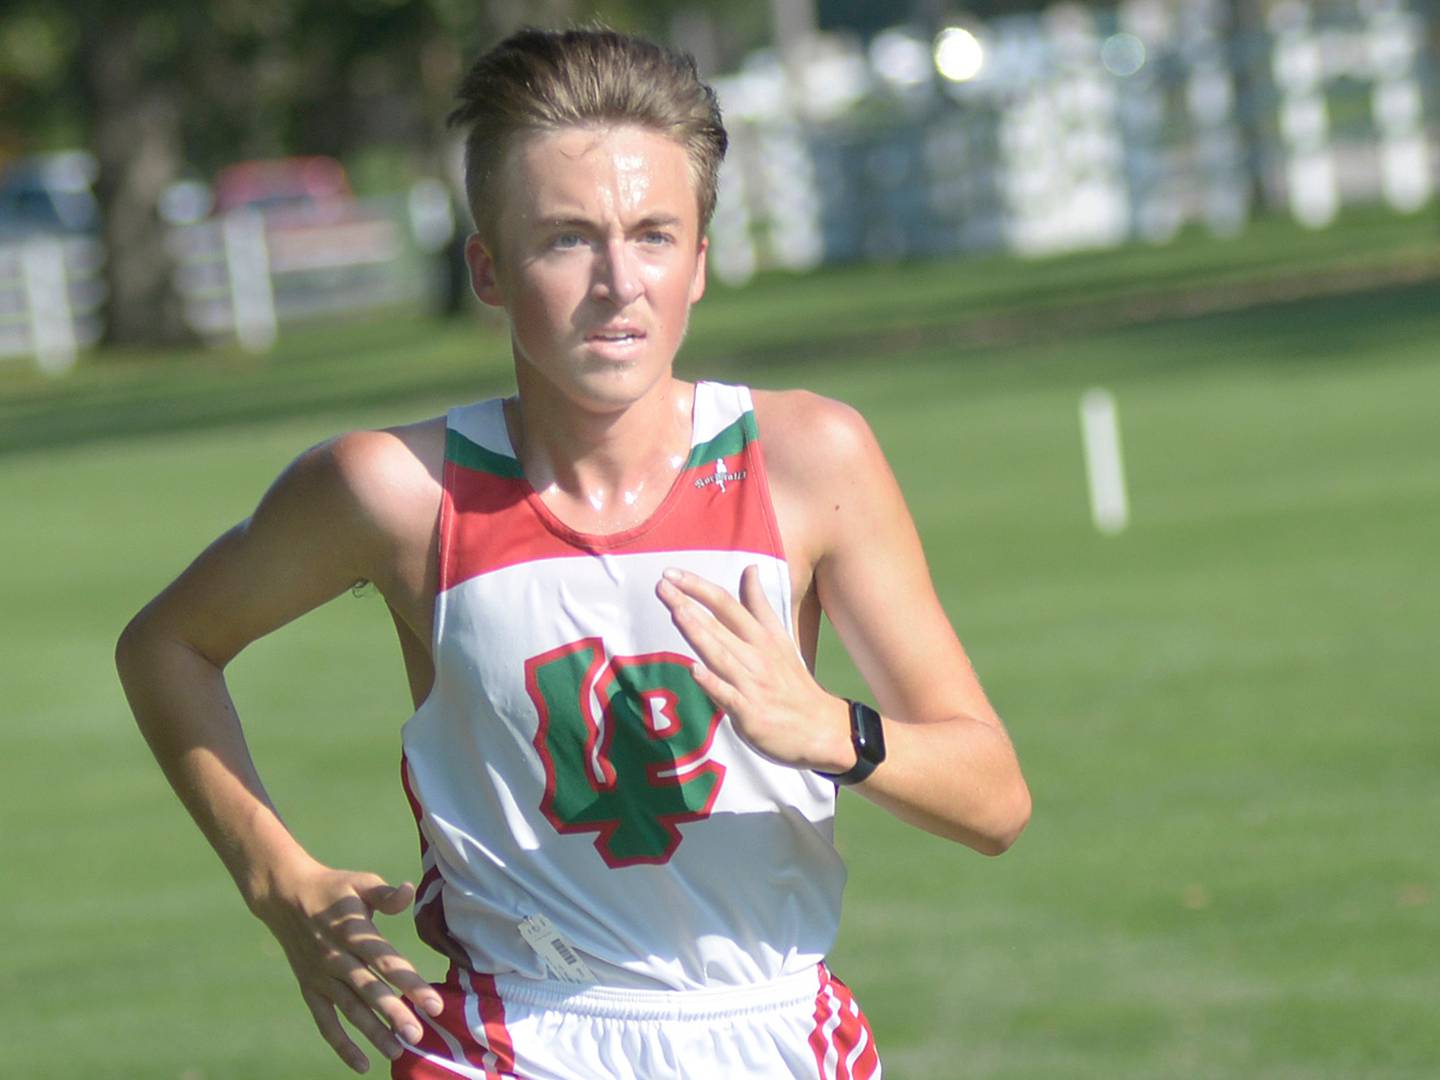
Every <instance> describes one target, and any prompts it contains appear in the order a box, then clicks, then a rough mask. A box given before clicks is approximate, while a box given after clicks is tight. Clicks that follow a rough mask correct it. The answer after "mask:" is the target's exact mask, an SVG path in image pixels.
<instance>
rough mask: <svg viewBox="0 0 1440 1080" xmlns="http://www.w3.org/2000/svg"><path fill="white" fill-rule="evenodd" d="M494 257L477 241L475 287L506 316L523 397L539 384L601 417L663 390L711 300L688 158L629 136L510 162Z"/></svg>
mask: <svg viewBox="0 0 1440 1080" xmlns="http://www.w3.org/2000/svg"><path fill="white" fill-rule="evenodd" d="M499 186H500V188H501V192H502V199H503V202H502V206H503V207H504V210H503V213H502V214H500V215H498V216H497V217H498V224H497V225H496V228H495V232H496V234H497V235H496V236H495V237H494V240H493V250H492V247H491V246H490V245H487V244H486V243H485V242H484V241H482V240H481V239H480V238H479V237H472V238H471V240H470V243H469V246H468V247H467V249H466V254H467V256H468V258H469V261H470V269H471V274H472V277H473V279H474V283H475V291H476V293H477V295H479V297H480V299H481V300H483V301H485V302H486V303H488V304H492V305H495V306H500V307H504V308H505V310H506V311H507V312H508V313H509V315H510V323H511V334H512V337H513V341H514V351H515V361H516V365H517V374H518V376H519V378H520V380H521V388H522V393H523V392H524V390H525V388H526V386H527V385H529V386H535V385H536V383H535V378H536V377H538V379H540V380H542V381H543V382H544V383H548V384H549V386H550V387H552V388H553V389H555V390H557V391H559V392H560V393H561V394H563V395H564V396H565V397H566V398H568V399H570V400H571V401H573V402H575V403H576V404H580V405H583V406H588V407H590V408H594V409H601V410H605V409H610V408H617V407H621V408H623V407H624V406H626V405H629V404H631V403H633V402H635V401H638V400H639V399H640V398H641V397H643V396H644V395H645V393H646V392H647V391H649V390H652V389H654V388H655V387H656V386H658V385H660V384H661V383H663V382H664V380H665V379H667V378H668V376H669V374H670V369H671V364H672V362H673V360H674V358H675V353H676V351H677V350H678V349H679V348H680V341H681V339H682V338H683V337H684V335H685V325H686V321H687V320H688V318H689V313H690V305H691V304H693V303H694V302H695V301H696V300H699V299H700V296H701V294H702V293H703V292H704V290H705V243H704V241H703V240H701V239H700V236H699V220H698V219H699V210H698V208H697V205H696V197H695V188H694V184H693V183H692V181H691V178H690V168H689V160H688V158H687V156H686V153H685V150H684V148H683V147H681V146H680V144H679V143H677V142H675V141H674V140H673V139H670V138H667V137H666V136H664V135H661V134H658V133H656V132H653V131H648V130H645V129H643V128H635V127H617V128H601V129H596V128H566V129H563V130H561V131H558V132H554V133H547V134H541V135H535V136H531V137H530V138H528V139H526V140H525V141H524V142H522V143H520V144H519V145H518V146H517V147H516V148H515V149H514V150H512V151H511V152H510V154H509V155H508V157H507V161H506V166H505V173H504V175H503V176H502V177H501V184H500V185H499Z"/></svg>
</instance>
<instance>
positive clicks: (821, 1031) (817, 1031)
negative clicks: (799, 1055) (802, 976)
mask: <svg viewBox="0 0 1440 1080" xmlns="http://www.w3.org/2000/svg"><path fill="white" fill-rule="evenodd" d="M817 970H818V971H819V972H820V989H819V990H818V991H816V993H815V1028H814V1030H812V1031H811V1032H810V1049H811V1050H813V1051H814V1052H815V1075H816V1076H818V1077H820V1080H825V1051H826V1050H827V1049H829V1045H828V1042H827V1039H826V1035H825V1025H826V1024H827V1023H829V1021H830V995H829V994H827V993H826V992H825V991H826V989H827V988H828V987H829V985H830V972H829V971H828V970H826V968H825V965H824V964H820V965H819V967H818V969H817Z"/></svg>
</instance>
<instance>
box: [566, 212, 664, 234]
mask: <svg viewBox="0 0 1440 1080" xmlns="http://www.w3.org/2000/svg"><path fill="white" fill-rule="evenodd" d="M540 224H541V227H542V228H546V229H593V228H595V222H594V221H592V220H590V219H589V218H583V217H543V218H541V219H540ZM680 224H681V219H680V218H679V217H677V216H676V215H675V214H650V215H648V216H646V217H643V218H641V219H640V220H639V221H637V222H635V224H634V225H632V226H631V230H632V231H634V230H639V229H653V228H656V227H664V228H671V229H673V228H675V227H676V226H678V225H680Z"/></svg>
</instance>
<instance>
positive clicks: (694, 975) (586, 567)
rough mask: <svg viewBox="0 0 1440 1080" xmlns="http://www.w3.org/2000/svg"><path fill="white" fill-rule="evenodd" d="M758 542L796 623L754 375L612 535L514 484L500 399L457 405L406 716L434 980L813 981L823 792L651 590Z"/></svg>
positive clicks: (710, 400)
mask: <svg viewBox="0 0 1440 1080" xmlns="http://www.w3.org/2000/svg"><path fill="white" fill-rule="evenodd" d="M752 564H753V565H756V566H758V567H759V569H760V577H761V581H762V582H763V584H764V588H765V593H766V596H767V597H768V599H769V601H770V604H771V606H772V607H773V608H774V609H775V611H776V612H777V613H778V614H779V615H780V618H781V619H782V621H783V622H784V623H785V625H786V627H787V629H789V631H790V634H791V637H792V638H793V637H794V633H795V631H794V627H793V626H792V625H791V622H792V620H791V611H790V599H791V597H790V578H789V571H788V568H787V566H786V563H785V556H784V552H783V550H782V547H781V542H780V535H779V529H778V527H777V525H776V521H775V514H774V510H773V509H772V506H771V502H770V493H769V487H768V484H767V480H766V475H765V462H764V458H763V456H762V454H761V449H760V442H759V440H758V436H757V433H756V428H755V414H754V411H753V409H752V404H751V397H750V392H749V391H748V390H747V389H745V388H743V387H735V386H725V385H720V384H716V383H703V382H702V383H699V384H697V385H696V387H695V404H694V415H693V424H692V435H691V451H690V455H689V458H688V460H687V461H686V462H685V464H684V468H683V469H682V471H681V472H680V475H679V477H678V478H677V479H676V481H675V483H674V486H673V487H672V489H671V490H670V492H669V494H668V495H667V496H666V498H665V500H664V502H663V503H662V504H661V505H660V506H659V507H658V508H657V509H656V511H655V512H654V513H653V514H652V515H651V516H650V518H649V519H648V520H647V521H645V522H644V523H643V524H641V525H639V526H637V527H635V528H632V529H627V530H625V531H623V532H619V533H612V534H608V535H604V536H594V535H586V534H583V533H579V532H576V531H575V530H573V529H570V528H568V527H567V526H565V525H564V524H563V523H562V522H560V521H559V520H558V519H557V518H556V517H555V515H554V514H553V513H551V512H550V510H549V509H547V507H546V506H545V504H544V503H543V502H542V501H541V500H540V498H539V497H538V495H537V494H536V492H535V491H534V490H533V489H532V488H531V487H530V486H529V484H528V483H527V482H526V480H525V478H524V475H523V473H522V471H521V468H520V464H519V462H518V461H517V460H516V456H515V452H514V449H513V448H512V446H511V444H510V440H509V437H508V435H507V433H506V427H505V420H504V413H503V407H502V403H501V402H500V401H499V400H492V401H487V402H482V403H479V404H476V405H470V406H466V407H463V408H459V409H454V410H452V411H451V412H450V414H449V416H448V430H447V437H446V455H445V472H444V497H443V502H442V508H441V516H440V580H439V593H438V596H437V598H436V604H435V639H434V649H433V656H434V660H435V682H434V687H433V690H432V691H431V693H430V695H429V697H428V698H427V699H426V700H425V702H424V703H423V704H422V705H421V707H420V709H419V710H418V711H417V712H416V713H415V715H414V717H412V718H411V719H410V720H409V722H408V723H407V724H406V725H405V729H404V762H403V778H404V783H405V788H406V792H407V794H408V795H409V797H410V801H411V807H412V809H413V810H414V812H415V815H416V819H417V822H418V824H419V830H420V842H421V853H422V859H423V876H422V878H421V882H420V889H419V895H418V897H417V900H416V905H415V917H416V923H417V925H418V927H419V930H420V934H421V937H422V938H423V939H424V940H425V941H426V942H427V943H428V944H430V945H431V946H432V947H434V948H436V949H439V950H440V951H441V952H443V953H445V954H446V955H448V956H449V957H450V958H451V959H452V961H454V963H455V964H456V966H457V968H458V969H459V970H460V973H459V974H458V975H454V976H452V978H458V979H462V980H463V979H467V978H471V977H473V976H480V977H482V978H487V979H488V978H489V977H490V976H502V977H504V976H512V975H513V976H518V977H522V978H527V979H534V980H541V981H547V980H548V981H549V982H552V983H553V982H555V981H556V980H560V981H562V982H570V983H575V984H581V985H577V986H576V989H577V990H579V989H583V988H587V987H588V988H596V987H598V988H602V989H619V990H624V989H630V990H635V991H640V992H642V993H643V992H651V991H723V990H727V989H737V988H745V987H755V988H757V989H758V988H760V987H761V986H763V985H764V984H770V983H773V982H774V981H775V980H777V979H785V978H787V977H790V976H800V975H802V973H808V976H807V977H808V979H809V980H810V984H811V985H816V984H817V976H816V975H815V972H816V971H817V970H820V971H821V972H822V973H823V968H817V965H819V963H820V961H821V960H822V959H823V957H824V956H825V954H826V952H827V951H828V950H829V948H830V946H831V943H832V942H833V940H834V937H835V933H836V928H837V925H838V922H839V915H840V894H841V889H842V887H843V885H844V880H845V870H844V866H843V865H842V863H841V860H840V858H839V856H838V855H837V853H836V851H835V848H834V843H833V825H834V815H835V788H834V786H833V784H832V783H831V782H830V781H829V780H826V779H824V778H823V777H820V776H818V775H816V774H815V773H813V772H810V771H808V770H803V769H794V768H788V767H786V766H782V765H777V764H774V763H773V762H770V761H768V760H767V759H765V758H763V757H762V756H761V755H760V754H758V753H756V752H755V751H754V750H753V749H751V748H750V747H749V746H748V745H747V744H746V743H745V742H744V741H743V740H742V739H740V737H739V736H738V735H737V734H736V733H735V731H734V730H733V729H732V727H731V725H730V721H729V719H728V718H727V717H726V716H725V715H724V714H723V713H721V712H719V711H717V710H716V709H715V708H714V706H713V705H712V704H711V703H710V701H709V699H708V698H707V697H706V696H705V694H704V693H703V692H702V691H701V690H700V688H699V687H698V686H697V685H696V683H695V681H694V678H693V677H692V675H691V673H690V664H691V663H692V662H693V660H694V659H695V654H694V653H693V651H692V650H691V649H690V647H689V645H688V644H687V643H686V642H685V640H684V638H682V637H681V635H680V633H679V631H678V630H676V628H675V627H674V625H673V624H672V622H671V619H670V614H669V611H668V610H667V609H666V607H665V606H664V604H662V603H661V602H660V600H659V599H658V598H657V597H656V595H655V587H656V584H657V582H658V581H659V580H660V575H661V572H662V571H663V570H664V569H665V568H667V567H671V566H676V567H681V568H683V569H686V570H690V571H693V572H694V573H696V574H699V575H701V576H703V577H705V578H707V579H709V580H711V581H713V582H716V583H717V584H720V585H722V586H724V587H725V588H727V589H729V590H730V591H731V592H732V593H735V592H737V591H738V588H739V582H740V574H741V571H742V570H744V569H745V567H747V566H750V565H752ZM527 920H529V921H528V922H527ZM522 923H526V926H527V929H529V930H531V931H532V933H531V938H532V940H533V941H534V944H532V943H531V941H527V938H526V937H525V936H524V935H523V934H522V932H521V924H522ZM537 926H538V927H540V929H539V930H536V929H535V928H536V927H537ZM826 978H828V976H825V975H823V974H822V976H821V977H820V979H819V981H820V982H823V981H824V979H826ZM502 981H503V980H502ZM457 985H458V984H457ZM477 1007H478V1006H477ZM478 1015H479V1014H478V1013H477V1016H478ZM857 1015H858V1014H857ZM482 1026H483V1025H482Z"/></svg>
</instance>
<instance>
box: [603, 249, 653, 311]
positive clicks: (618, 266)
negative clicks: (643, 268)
mask: <svg viewBox="0 0 1440 1080" xmlns="http://www.w3.org/2000/svg"><path fill="white" fill-rule="evenodd" d="M640 289H641V285H640V273H639V267H638V266H637V265H636V262H635V255H634V253H633V252H632V251H630V248H629V245H628V244H627V243H626V242H625V241H624V240H623V239H613V240H610V241H609V242H608V243H606V245H605V254H604V256H603V258H601V259H600V260H599V265H597V266H596V268H595V283H594V286H593V287H592V293H593V294H594V295H595V296H597V297H599V298H603V299H607V300H609V301H610V302H611V303H612V304H614V305H615V306H616V307H620V308H623V307H625V306H627V305H628V304H630V303H631V302H633V301H634V300H635V299H636V298H637V297H638V296H639V295H640Z"/></svg>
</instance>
